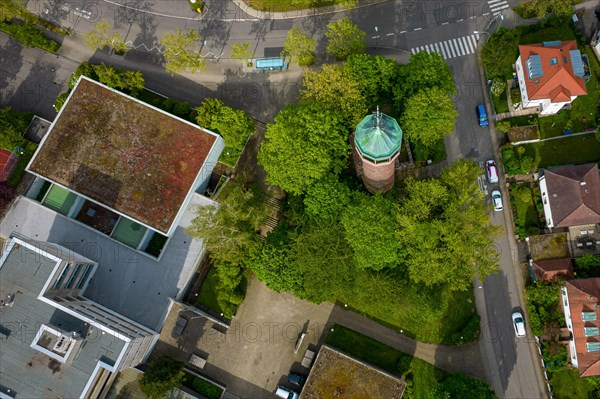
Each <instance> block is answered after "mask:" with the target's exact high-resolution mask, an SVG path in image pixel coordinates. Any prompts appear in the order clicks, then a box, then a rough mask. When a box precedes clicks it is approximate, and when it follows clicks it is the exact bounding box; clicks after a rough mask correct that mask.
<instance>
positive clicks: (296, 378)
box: [288, 373, 306, 387]
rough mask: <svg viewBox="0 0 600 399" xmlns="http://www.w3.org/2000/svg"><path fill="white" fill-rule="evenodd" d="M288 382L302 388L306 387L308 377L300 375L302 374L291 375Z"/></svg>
mask: <svg viewBox="0 0 600 399" xmlns="http://www.w3.org/2000/svg"><path fill="white" fill-rule="evenodd" d="M288 381H289V382H290V383H292V384H294V385H297V386H299V387H302V386H304V383H305V382H306V377H305V376H303V375H300V374H296V373H290V374H289V375H288Z"/></svg>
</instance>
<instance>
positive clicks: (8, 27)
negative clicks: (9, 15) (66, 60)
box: [0, 21, 60, 54]
mask: <svg viewBox="0 0 600 399" xmlns="http://www.w3.org/2000/svg"><path fill="white" fill-rule="evenodd" d="M0 30H1V31H3V32H6V33H8V34H9V35H11V36H12V37H14V38H15V39H16V40H18V41H19V42H21V43H23V44H24V45H25V46H26V47H39V48H41V49H42V50H46V51H48V52H51V53H55V54H56V53H57V52H58V49H60V44H58V43H56V42H55V41H54V40H50V39H48V38H47V37H46V36H45V35H44V32H42V31H41V30H39V29H38V28H36V27H35V26H34V25H33V24H32V23H30V22H25V23H18V22H14V23H10V22H5V21H0Z"/></svg>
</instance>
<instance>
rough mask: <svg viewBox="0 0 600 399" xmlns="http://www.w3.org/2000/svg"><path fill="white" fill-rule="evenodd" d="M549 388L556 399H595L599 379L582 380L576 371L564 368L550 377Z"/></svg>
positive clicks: (598, 388) (599, 383) (599, 382)
mask: <svg viewBox="0 0 600 399" xmlns="http://www.w3.org/2000/svg"><path fill="white" fill-rule="evenodd" d="M550 386H551V387H552V393H553V394H554V397H555V398H556V399H585V398H597V397H598V396H597V394H598V393H600V392H599V391H600V377H587V378H582V377H580V376H579V372H578V371H577V369H574V368H571V367H565V368H564V369H562V370H560V371H556V372H554V373H552V374H551V375H550ZM594 391H596V392H595V395H594ZM593 395H594V396H593Z"/></svg>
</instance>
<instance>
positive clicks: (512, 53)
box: [481, 28, 520, 80]
mask: <svg viewBox="0 0 600 399" xmlns="http://www.w3.org/2000/svg"><path fill="white" fill-rule="evenodd" d="M519 37H520V34H519V31H518V30H517V29H510V30H509V29H505V28H500V29H498V31H497V32H496V33H494V34H493V35H491V36H490V37H489V39H488V40H487V42H486V43H485V45H484V46H483V49H482V50H481V59H482V61H483V65H484V66H485V69H486V72H487V76H488V77H489V78H495V77H497V78H501V79H503V80H505V79H509V78H510V75H511V72H512V65H513V64H514V63H515V60H516V59H517V53H518V51H519Z"/></svg>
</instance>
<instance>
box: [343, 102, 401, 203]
mask: <svg viewBox="0 0 600 399" xmlns="http://www.w3.org/2000/svg"><path fill="white" fill-rule="evenodd" d="M401 144H402V129H400V125H398V122H396V119H394V118H392V117H390V116H387V115H386V114H384V113H381V112H379V107H378V108H377V112H374V113H373V114H371V115H367V116H366V117H365V118H364V119H363V120H362V121H361V122H360V123H359V124H358V126H356V131H355V132H354V148H355V151H354V154H355V157H358V159H355V160H356V161H357V166H358V168H357V169H358V171H359V174H360V169H362V176H363V182H364V184H365V186H366V187H367V189H368V190H369V191H370V192H372V193H382V192H386V191H388V190H389V189H391V188H392V186H393V185H394V163H395V161H396V158H398V155H399V154H400V145H401Z"/></svg>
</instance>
